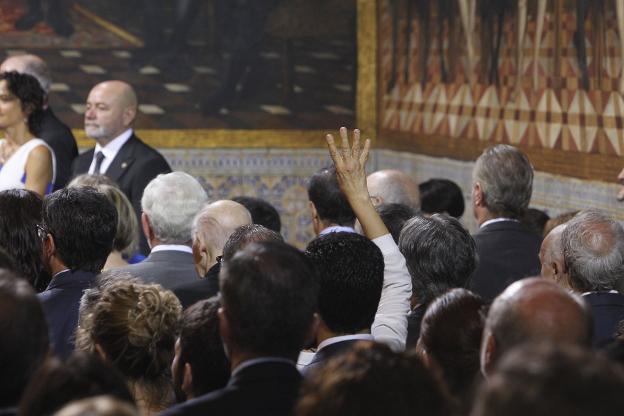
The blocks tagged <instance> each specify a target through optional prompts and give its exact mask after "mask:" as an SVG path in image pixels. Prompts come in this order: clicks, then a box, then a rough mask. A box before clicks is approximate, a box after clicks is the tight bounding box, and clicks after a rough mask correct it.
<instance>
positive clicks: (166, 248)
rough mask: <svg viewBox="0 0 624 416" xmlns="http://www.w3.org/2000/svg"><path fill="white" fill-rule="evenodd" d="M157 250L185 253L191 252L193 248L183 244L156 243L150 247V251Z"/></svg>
mask: <svg viewBox="0 0 624 416" xmlns="http://www.w3.org/2000/svg"><path fill="white" fill-rule="evenodd" d="M159 251H183V252H185V253H191V254H193V249H192V248H191V247H189V246H185V245H183V244H158V245H157V246H154V247H152V251H150V253H158V252H159Z"/></svg>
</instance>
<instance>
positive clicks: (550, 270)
mask: <svg viewBox="0 0 624 416" xmlns="http://www.w3.org/2000/svg"><path fill="white" fill-rule="evenodd" d="M565 228H566V225H565V224H561V225H558V226H556V227H555V228H553V229H552V230H551V231H550V232H549V233H548V234H547V235H546V237H544V240H543V241H542V247H541V248H540V252H539V258H540V263H541V264H542V271H541V276H542V277H545V278H547V279H551V280H552V281H554V282H556V283H557V284H559V285H561V286H562V287H564V288H569V286H568V285H569V283H568V282H567V277H566V276H565V274H564V269H565V267H564V262H563V245H562V240H561V236H562V234H563V230H565Z"/></svg>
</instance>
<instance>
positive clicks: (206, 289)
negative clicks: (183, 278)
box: [173, 263, 221, 309]
mask: <svg viewBox="0 0 624 416" xmlns="http://www.w3.org/2000/svg"><path fill="white" fill-rule="evenodd" d="M220 271H221V263H217V264H215V265H214V266H212V267H211V268H210V270H208V273H206V276H205V277H204V278H203V279H199V280H196V281H194V282H190V283H184V284H182V285H180V286H176V287H174V288H173V293H175V295H176V296H177V297H178V299H180V303H181V304H182V307H183V308H184V309H186V308H188V307H189V306H191V305H192V304H194V303H195V302H198V301H200V300H203V299H208V298H211V297H213V296H214V295H216V294H217V293H219V272H220Z"/></svg>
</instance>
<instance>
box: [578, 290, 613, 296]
mask: <svg viewBox="0 0 624 416" xmlns="http://www.w3.org/2000/svg"><path fill="white" fill-rule="evenodd" d="M594 293H620V292H618V291H617V290H595V291H593V292H583V293H581V296H587V295H592V294H594Z"/></svg>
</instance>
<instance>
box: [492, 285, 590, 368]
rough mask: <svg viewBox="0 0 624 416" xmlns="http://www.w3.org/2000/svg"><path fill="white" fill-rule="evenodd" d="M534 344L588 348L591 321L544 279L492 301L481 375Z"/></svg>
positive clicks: (577, 302) (582, 307)
mask: <svg viewBox="0 0 624 416" xmlns="http://www.w3.org/2000/svg"><path fill="white" fill-rule="evenodd" d="M533 341H547V342H548V341H550V342H553V343H562V344H578V345H584V346H587V345H589V344H590V341H591V318H590V315H589V312H588V310H587V309H586V306H585V304H584V303H583V300H582V299H581V298H579V297H578V296H576V295H574V294H572V293H570V292H569V291H567V290H565V289H563V288H561V287H559V286H558V285H557V284H556V283H554V282H552V281H550V280H547V279H543V278H529V279H523V280H520V281H518V282H515V283H513V284H512V285H510V286H509V287H508V288H507V289H505V291H504V292H503V293H501V294H500V295H499V296H498V297H497V298H496V299H495V300H494V303H492V307H491V308H490V311H489V313H488V316H487V319H486V323H485V330H484V336H483V345H482V350H481V365H482V368H483V370H484V372H485V373H489V372H490V371H491V369H492V368H493V366H494V364H495V363H496V362H497V361H498V359H499V358H500V357H501V356H502V355H503V354H504V353H505V352H507V351H509V350H510V349H512V348H513V347H515V346H518V345H520V344H523V343H525V342H533Z"/></svg>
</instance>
